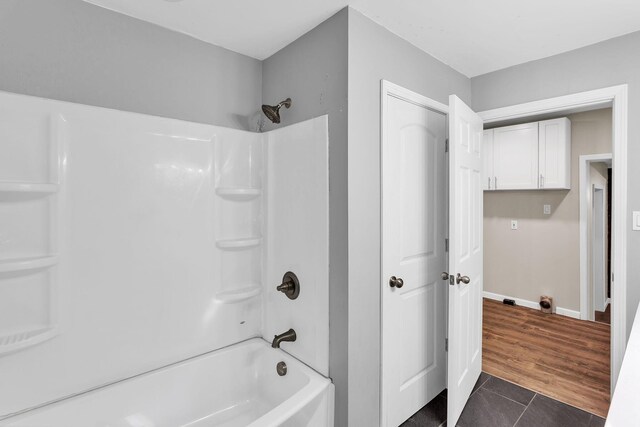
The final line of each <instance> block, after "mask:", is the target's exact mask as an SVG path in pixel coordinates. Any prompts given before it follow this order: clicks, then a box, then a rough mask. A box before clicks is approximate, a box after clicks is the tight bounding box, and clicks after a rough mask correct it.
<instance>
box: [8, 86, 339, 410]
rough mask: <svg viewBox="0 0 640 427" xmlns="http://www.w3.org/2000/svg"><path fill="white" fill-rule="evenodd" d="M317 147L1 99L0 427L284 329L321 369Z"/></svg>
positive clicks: (303, 139) (323, 158) (323, 198)
mask: <svg viewBox="0 0 640 427" xmlns="http://www.w3.org/2000/svg"><path fill="white" fill-rule="evenodd" d="M327 146H328V141H327V117H326V116H323V117H319V118H317V119H313V120H309V121H307V122H303V123H299V124H297V125H294V126H289V127H286V128H281V129H278V130H275V131H271V132H268V133H263V134H258V133H251V132H244V131H238V130H233V129H228V128H222V127H217V126H211V125H204V124H197V123H189V122H184V121H178V120H173V119H166V118H159V117H152V116H146V115H141V114H134V113H128V112H122V111H116V110H107V109H102V108H96V107H89V106H84V105H78V104H70V103H63V102H58V101H52V100H46V99H40V98H33V97H28V96H22V95H14V94H9V93H0V219H1V221H0V375H1V376H2V378H3V381H2V383H0V419H2V418H6V417H7V416H9V415H10V414H14V413H18V412H21V411H24V410H26V409H28V408H33V407H37V406H41V405H43V404H46V403H48V402H53V401H57V400H59V399H62V398H65V397H68V396H71V395H75V394H78V393H81V392H84V391H87V390H91V389H95V388H97V387H101V386H104V385H106V384H110V383H113V382H115V381H119V380H122V379H126V378H129V377H133V376H136V375H139V374H141V373H144V372H148V371H151V370H154V369H157V368H160V367H163V366H166V365H169V364H173V363H176V362H179V361H181V360H184V359H187V358H191V357H194V356H197V355H200V354H203V353H206V352H211V351H213V350H217V349H221V348H223V347H226V346H229V345H232V344H236V343H239V342H242V341H245V340H248V339H251V338H255V337H264V338H265V339H266V340H269V341H270V339H271V337H272V336H273V335H275V334H278V333H281V332H284V331H286V330H288V329H289V328H294V329H295V330H296V332H297V335H298V339H297V341H296V342H293V343H288V342H287V343H283V344H282V350H284V351H285V352H288V353H289V354H291V355H292V356H294V357H296V358H297V359H299V360H301V361H302V362H304V363H305V364H307V365H308V366H310V367H312V368H313V369H315V370H316V371H317V372H319V373H321V374H322V375H324V376H328V336H329V334H328V332H329V323H328V164H327V162H328V160H327ZM286 271H293V272H295V274H297V276H298V278H299V279H300V284H301V291H300V296H299V298H298V299H296V300H295V301H293V300H289V299H288V298H286V296H285V295H284V294H282V293H280V292H277V291H276V289H275V288H276V286H277V285H279V284H280V283H281V280H282V276H283V274H284V273H285V272H286ZM273 351H274V352H275V351H277V350H273ZM273 370H274V371H275V365H274V366H273Z"/></svg>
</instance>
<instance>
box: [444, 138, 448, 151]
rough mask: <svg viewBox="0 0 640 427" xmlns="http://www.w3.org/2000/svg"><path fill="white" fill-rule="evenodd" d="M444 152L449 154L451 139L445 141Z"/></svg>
mask: <svg viewBox="0 0 640 427" xmlns="http://www.w3.org/2000/svg"><path fill="white" fill-rule="evenodd" d="M444 152H445V153H448V152H449V138H447V139H445V140H444Z"/></svg>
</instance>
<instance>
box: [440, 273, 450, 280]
mask: <svg viewBox="0 0 640 427" xmlns="http://www.w3.org/2000/svg"><path fill="white" fill-rule="evenodd" d="M440 277H441V278H442V280H449V273H447V272H446V271H443V272H442V274H441V275H440Z"/></svg>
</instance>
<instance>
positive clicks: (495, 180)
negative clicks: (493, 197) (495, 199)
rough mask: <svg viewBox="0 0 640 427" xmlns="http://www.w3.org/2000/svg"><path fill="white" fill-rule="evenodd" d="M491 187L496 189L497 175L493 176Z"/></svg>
mask: <svg viewBox="0 0 640 427" xmlns="http://www.w3.org/2000/svg"><path fill="white" fill-rule="evenodd" d="M493 189H494V190H497V189H498V177H497V176H494V177H493Z"/></svg>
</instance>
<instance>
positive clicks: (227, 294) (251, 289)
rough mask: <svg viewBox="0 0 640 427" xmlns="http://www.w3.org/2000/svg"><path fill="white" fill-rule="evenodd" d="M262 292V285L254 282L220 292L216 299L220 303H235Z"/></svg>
mask: <svg viewBox="0 0 640 427" xmlns="http://www.w3.org/2000/svg"><path fill="white" fill-rule="evenodd" d="M261 292H262V285H261V284H259V283H253V284H251V285H248V286H245V287H243V288H240V289H234V290H232V291H223V292H218V293H217V294H216V296H215V300H216V302H218V303H220V304H235V303H239V302H242V301H246V300H248V299H251V298H253V297H256V296H258V295H260V293H261Z"/></svg>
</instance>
